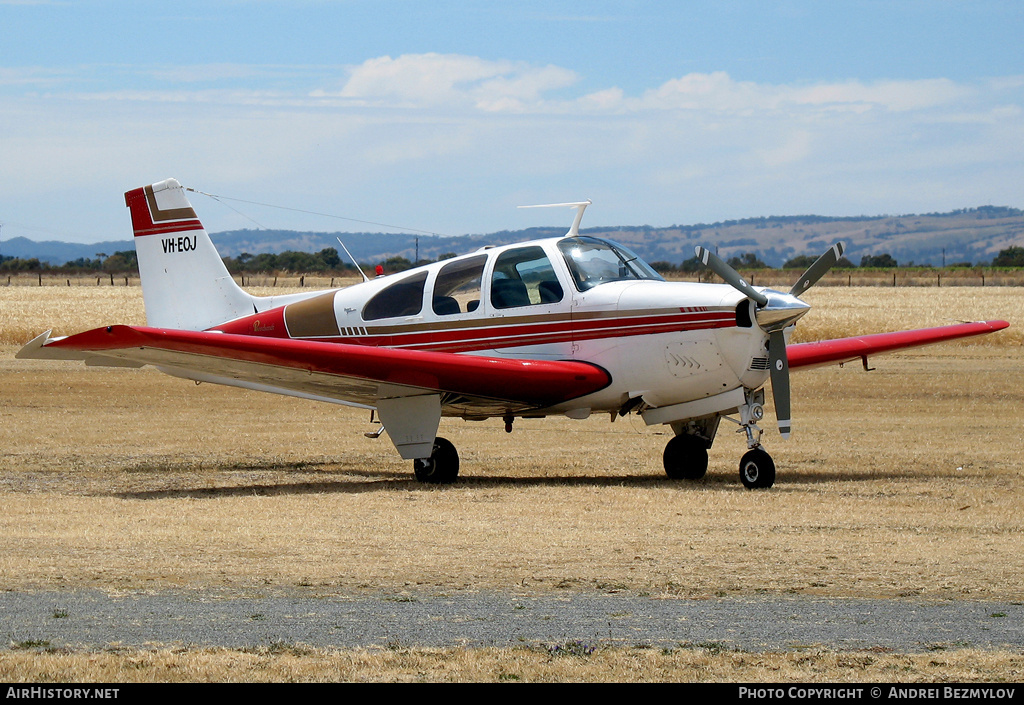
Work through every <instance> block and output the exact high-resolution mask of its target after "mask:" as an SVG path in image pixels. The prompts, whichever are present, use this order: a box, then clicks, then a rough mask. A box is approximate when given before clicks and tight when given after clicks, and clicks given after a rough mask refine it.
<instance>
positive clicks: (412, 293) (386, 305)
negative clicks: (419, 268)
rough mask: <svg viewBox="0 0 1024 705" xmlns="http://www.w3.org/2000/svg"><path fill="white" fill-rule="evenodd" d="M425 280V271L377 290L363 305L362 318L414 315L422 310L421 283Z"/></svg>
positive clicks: (371, 319) (365, 319)
mask: <svg viewBox="0 0 1024 705" xmlns="http://www.w3.org/2000/svg"><path fill="white" fill-rule="evenodd" d="M426 282H427V273H426V272H420V273H419V274H416V275H414V276H411V277H409V278H407V279H403V280H402V281H400V282H395V283H394V284H392V285H391V286H389V287H388V288H386V289H384V290H383V291H380V292H378V293H377V294H376V295H375V296H374V297H373V298H371V299H370V300H369V301H367V302H366V305H365V306H363V320H364V321H376V320H378V319H381V318H395V317H396V316H415V315H416V314H418V313H419V312H420V311H422V310H423V285H424V284H426Z"/></svg>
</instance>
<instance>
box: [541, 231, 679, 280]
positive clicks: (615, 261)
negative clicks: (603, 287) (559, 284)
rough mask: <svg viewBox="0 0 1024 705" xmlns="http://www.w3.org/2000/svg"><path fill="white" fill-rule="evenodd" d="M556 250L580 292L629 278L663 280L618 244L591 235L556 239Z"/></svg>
mask: <svg viewBox="0 0 1024 705" xmlns="http://www.w3.org/2000/svg"><path fill="white" fill-rule="evenodd" d="M558 249H560V250H561V251H562V256H563V257H565V263H566V264H567V265H569V271H570V272H571V273H572V278H573V281H575V282H576V288H577V289H579V290H580V291H587V290H588V289H592V288H594V287H595V286H597V285H598V284H604V283H606V282H617V281H623V280H630V279H653V280H655V281H664V280H663V279H662V277H661V275H660V274H658V273H657V272H655V271H654V270H653V269H652V268H651V266H650V265H649V264H647V263H646V262H644V261H643V260H642V259H640V258H639V257H638V256H637V255H636V254H634V253H633V252H631V251H630V250H629V249H627V248H625V247H623V246H622V245H619V244H618V243H614V242H610V241H607V240H599V239H597V238H595V237H572V238H566V239H564V240H562V241H561V242H559V243H558Z"/></svg>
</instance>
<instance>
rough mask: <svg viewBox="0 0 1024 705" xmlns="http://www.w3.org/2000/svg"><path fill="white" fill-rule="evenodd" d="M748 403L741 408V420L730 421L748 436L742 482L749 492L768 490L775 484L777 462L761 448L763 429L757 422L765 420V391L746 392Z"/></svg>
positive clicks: (741, 472)
mask: <svg viewBox="0 0 1024 705" xmlns="http://www.w3.org/2000/svg"><path fill="white" fill-rule="evenodd" d="M745 395H746V403H745V404H743V406H741V407H740V408H739V412H740V420H739V421H737V420H736V419H731V418H729V417H728V416H724V417H722V418H725V419H728V420H729V421H732V422H733V423H735V424H737V425H738V426H739V427H740V428H739V431H738V432H742V433H745V434H746V436H747V452H746V454H745V455H744V456H743V458H741V459H740V481H741V482H742V483H743V486H744V487H746V488H747V489H748V490H763V489H768V488H769V487H771V486H772V485H774V484H775V462H774V461H773V460H772V457H771V456H770V455H768V453H767V452H766V451H765V449H764V448H762V447H761V434H762V430H761V427H760V426H758V425H757V422H758V421H760V420H761V419H763V418H764V390H763V389H757V390H751V389H747V390H745Z"/></svg>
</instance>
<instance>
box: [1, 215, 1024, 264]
mask: <svg viewBox="0 0 1024 705" xmlns="http://www.w3.org/2000/svg"><path fill="white" fill-rule="evenodd" d="M568 225H569V223H568V221H567V222H566V223H565V224H564V225H559V226H554V227H546V228H529V229H526V230H515V231H509V230H504V231H501V232H497V233H491V234H487V235H461V236H454V237H447V236H427V235H423V236H419V237H418V238H417V237H416V236H415V235H408V234H403V233H398V234H395V233H322V232H296V231H287V230H234V231H228V232H221V233H212V234H211V235H212V237H213V241H214V242H215V243H216V245H217V248H218V250H219V251H220V254H221V255H223V256H230V257H237V256H238V255H240V254H242V253H249V254H253V255H255V254H261V253H264V252H269V253H275V254H276V253H280V252H284V251H288V250H293V251H300V252H319V251H320V250H322V249H324V248H328V247H334V248H336V249H338V250H339V251H340V248H339V247H338V238H341V240H342V241H343V242H344V243H345V246H346V247H348V249H349V251H351V252H352V255H353V256H354V257H355V258H356V259H357V260H358V261H360V262H364V263H371V264H375V263H377V262H381V261H384V260H386V259H388V258H389V257H405V258H406V259H408V260H410V261H412V260H414V259H415V257H416V255H417V247H418V254H419V258H420V259H437V258H438V256H439V255H442V254H447V253H455V254H463V253H466V252H471V251H473V250H475V249H478V248H480V247H483V246H485V245H504V244H509V243H513V242H522V241H525V240H532V239H536V238H542V237H556V236H560V235H563V234H565V232H566V230H567V229H568ZM580 232H581V233H583V234H585V235H593V236H595V237H606V238H610V239H612V240H616V241H618V242H621V243H623V244H625V245H627V246H628V247H630V248H632V249H633V250H635V251H636V252H637V253H638V254H639V255H640V256H641V257H643V258H644V259H646V260H647V261H648V262H656V261H665V262H671V263H673V264H679V263H681V262H683V261H684V260H687V259H689V258H691V257H693V256H694V253H693V248H694V246H696V245H704V246H707V247H711V248H716V249H717V251H718V253H719V254H720V255H721V256H722V257H725V258H728V257H732V256H738V255H742V254H744V253H747V252H753V253H755V254H756V255H757V256H758V257H759V258H760V259H761V260H763V261H764V262H765V263H767V264H768V265H770V266H773V267H778V266H781V265H782V264H783V262H785V261H786V260H789V259H791V258H793V257H795V256H797V255H817V254H820V253H821V252H823V251H824V250H825V249H826V248H827V247H828V246H829V245H831V244H832V243H833V242H835V241H837V240H842V241H843V242H844V243H846V249H847V257H848V258H849V259H850V260H851V261H852V262H854V263H858V262H860V259H861V257H863V256H865V255H875V254H882V253H887V254H890V255H892V256H893V257H894V258H895V259H896V260H897V261H898V262H899V263H900V264H901V265H909V264H918V265H923V264H931V265H935V266H940V265H942V264H953V263H959V262H970V263H974V264H981V263H988V262H990V261H991V260H992V258H993V257H995V255H997V254H998V253H999V252H1000V250H1003V249H1006V248H1008V247H1011V246H1024V211H1021V210H1019V209H1016V208H1008V207H1002V206H982V207H980V208H970V209H962V210H958V211H953V212H951V213H927V214H924V215H901V216H875V217H867V216H861V217H851V218H833V217H827V216H815V215H806V216H772V217H766V218H748V219H745V220H735V221H725V222H721V223H712V224H703V223H701V224H697V225H673V226H670V227H666V228H655V227H651V226H647V225H643V226H619V227H595V228H583V229H581V231H580ZM133 248H134V245H133V243H132V241H131V240H115V241H107V242H99V243H92V244H84V245H83V244H76V243H64V242H54V241H49V242H35V241H32V240H28V239H26V238H20V237H19V238H13V239H11V240H8V241H5V242H0V255H4V256H7V257H19V258H22V259H27V258H31V257H35V258H38V259H39V260H41V261H44V262H49V263H50V264H53V265H59V264H63V263H65V262H69V261H73V260H76V259H79V258H88V259H91V258H94V257H96V255H97V254H98V253H105V254H107V255H110V254H113V253H114V252H117V251H121V250H130V249H133Z"/></svg>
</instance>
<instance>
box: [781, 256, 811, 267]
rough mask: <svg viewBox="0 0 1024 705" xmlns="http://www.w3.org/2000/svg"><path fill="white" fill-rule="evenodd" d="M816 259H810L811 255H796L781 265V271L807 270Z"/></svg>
mask: <svg viewBox="0 0 1024 705" xmlns="http://www.w3.org/2000/svg"><path fill="white" fill-rule="evenodd" d="M816 259H817V257H812V256H811V255H797V256H796V257H794V258H793V259H790V260H786V262H785V263H783V265H782V268H783V269H807V268H808V267H810V266H811V265H812V264H814V261H815V260H816Z"/></svg>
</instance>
